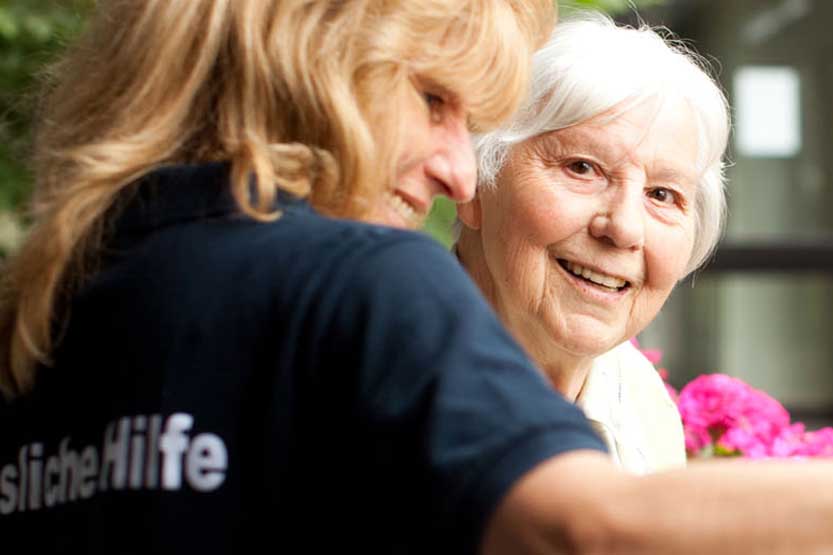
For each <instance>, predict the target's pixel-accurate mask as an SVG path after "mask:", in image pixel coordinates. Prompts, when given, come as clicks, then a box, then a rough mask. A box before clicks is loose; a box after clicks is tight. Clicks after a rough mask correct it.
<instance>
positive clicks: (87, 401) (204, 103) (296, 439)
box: [0, 0, 832, 554]
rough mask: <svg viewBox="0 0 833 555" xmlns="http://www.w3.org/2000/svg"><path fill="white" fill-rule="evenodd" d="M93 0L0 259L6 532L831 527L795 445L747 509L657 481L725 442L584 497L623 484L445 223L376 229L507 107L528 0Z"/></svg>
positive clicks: (535, 538) (547, 17)
mask: <svg viewBox="0 0 833 555" xmlns="http://www.w3.org/2000/svg"><path fill="white" fill-rule="evenodd" d="M97 9H98V12H97V14H96V16H95V18H94V20H93V22H92V26H91V28H90V31H89V33H88V35H87V37H86V38H85V39H84V40H83V41H82V42H81V43H80V44H79V45H78V46H77V47H76V48H75V49H74V50H73V51H72V52H71V53H70V54H69V56H68V57H67V58H66V60H65V61H64V62H63V63H62V64H61V65H59V66H58V67H57V69H56V73H55V80H54V85H53V88H52V90H51V91H50V93H49V95H48V96H47V98H46V101H45V105H44V110H43V115H42V120H41V128H40V133H39V135H38V143H37V148H36V155H37V156H36V170H37V181H38V184H37V187H38V190H37V194H36V197H35V201H34V215H35V226H34V229H33V230H32V233H31V235H30V236H29V239H28V241H27V242H26V244H25V245H24V246H23V248H22V250H21V251H20V253H19V254H18V255H17V257H16V258H15V259H14V260H12V261H11V262H10V265H9V267H8V273H7V274H6V276H5V289H4V298H3V301H2V308H3V319H2V330H3V331H2V333H3V335H2V345H4V348H3V350H2V355H3V358H2V366H0V376H2V379H1V381H0V383H2V386H3V392H4V395H5V400H4V401H3V403H2V405H0V422H2V424H3V434H2V436H0V530H2V538H3V542H4V543H3V545H4V548H5V549H7V550H8V551H9V552H13V553H16V552H26V553H93V554H95V553H247V552H253V551H255V550H258V551H260V550H264V549H265V550H274V551H278V552H302V553H332V552H341V551H348V550H355V551H359V552H361V553H445V552H447V553H455V554H461V553H474V552H477V551H478V550H480V551H481V552H485V553H532V552H536V553H541V552H555V551H556V550H561V548H562V547H565V546H566V547H569V548H572V547H573V546H575V547H576V550H577V551H585V550H586V549H587V548H590V547H600V546H601V547H606V546H610V548H611V549H619V548H620V546H621V547H622V548H623V549H625V548H626V547H630V546H632V545H633V546H635V547H634V549H633V551H635V552H638V551H640V550H642V551H645V550H647V552H654V553H669V552H676V553H683V552H699V553H702V552H707V551H708V550H709V549H712V548H715V547H717V546H719V547H720V548H721V549H722V550H723V552H732V550H733V549H737V548H738V547H739V546H744V547H749V551H751V552H757V553H761V552H765V551H766V549H758V548H761V547H765V548H768V547H770V546H776V547H777V545H778V542H777V541H772V539H773V533H774V537H775V539H776V540H786V541H788V542H791V543H790V545H791V546H792V547H794V548H795V549H796V550H798V551H802V548H803V547H823V546H824V545H825V544H824V541H825V540H829V539H830V538H829V528H828V527H827V523H829V521H830V520H831V512H832V511H831V507H830V506H829V503H827V504H826V503H825V502H824V499H823V498H820V499H819V500H818V501H816V502H806V501H804V498H803V496H799V495H797V494H796V493H795V491H803V490H806V489H807V488H806V487H803V486H807V485H810V484H808V483H807V482H809V481H810V480H812V481H813V483H812V485H814V486H823V485H827V486H829V485H831V484H830V483H829V482H830V479H829V478H828V479H827V482H825V481H824V480H823V479H822V478H821V477H820V476H819V473H820V471H821V470H824V472H825V475H826V473H827V472H828V469H827V468H815V467H811V466H809V465H808V466H807V467H805V468H803V470H804V471H805V474H806V476H809V478H805V482H804V483H795V481H794V480H783V479H781V480H780V481H779V480H778V479H775V480H772V481H771V482H770V484H771V485H772V488H771V490H770V491H771V492H772V494H773V497H774V495H775V494H777V495H778V497H777V499H778V500H779V503H778V505H777V507H774V509H778V510H781V511H784V510H787V511H793V513H794V516H796V517H797V518H796V519H795V521H794V522H792V523H790V525H789V528H787V527H786V526H782V527H780V528H779V527H778V526H767V527H765V526H761V522H762V520H761V518H760V517H759V518H757V519H756V518H755V516H754V513H753V515H752V516H751V517H749V516H744V515H747V514H748V513H749V512H750V511H748V510H746V509H747V508H748V506H749V505H751V502H753V501H758V496H755V495H754V493H755V492H756V491H757V490H755V489H752V488H751V487H750V485H751V484H750V483H749V482H746V483H741V485H740V486H739V487H735V490H730V492H729V495H728V499H727V496H726V495H722V496H717V495H713V496H711V497H709V496H706V498H705V499H702V500H700V501H699V503H698V504H695V507H696V510H694V511H691V512H682V513H680V512H676V513H675V512H674V511H669V510H665V509H667V506H668V505H669V501H671V500H672V499H673V501H674V503H675V504H676V501H677V499H678V497H677V495H679V493H678V492H680V490H681V489H683V495H685V491H684V490H685V488H686V487H688V488H692V487H694V486H695V485H696V486H697V487H700V486H703V485H704V486H706V488H707V491H708V490H710V491H718V489H719V488H716V487H711V488H709V487H708V486H709V485H710V484H711V485H712V486H714V484H715V483H716V482H718V480H722V479H725V478H733V475H732V474H731V473H729V472H723V473H718V474H717V475H715V473H711V474H709V473H707V476H706V477H705V478H704V479H701V480H697V481H696V482H695V481H693V480H685V479H682V478H681V477H680V476H676V477H674V476H669V477H668V478H669V480H670V482H671V483H670V484H663V483H655V484H654V485H653V486H652V485H651V484H645V488H646V489H645V490H644V491H643V492H641V495H639V496H634V495H630V496H624V497H623V499H626V500H629V502H630V505H628V504H619V505H618V506H617V507H616V508H614V509H615V510H608V507H610V506H611V504H610V501H611V500H612V499H615V498H616V496H615V495H614V494H615V493H617V492H619V493H628V491H629V490H630V489H631V488H635V487H637V486H642V484H641V483H638V482H636V481H633V480H629V479H627V478H625V477H623V476H620V475H619V474H617V473H616V471H614V470H613V469H611V468H610V466H609V462H608V461H607V459H606V458H605V457H604V455H602V454H601V453H599V451H600V450H601V449H602V445H601V443H600V441H599V440H598V439H597V438H596V437H595V436H594V435H593V434H592V433H591V431H590V429H589V427H588V425H587V423H586V422H585V421H584V419H583V418H582V417H581V415H580V413H579V412H578V411H577V409H575V408H574V407H573V406H572V405H570V404H569V403H567V402H566V401H564V400H563V399H561V398H560V397H558V396H557V395H556V394H555V393H553V392H552V390H551V389H550V388H548V387H547V385H546V383H545V382H544V380H543V379H542V378H541V376H540V375H539V374H538V372H537V371H536V370H535V369H534V368H533V367H532V365H531V364H530V363H529V362H528V361H527V359H526V358H525V357H524V355H523V354H522V353H521V351H520V350H519V348H518V347H517V346H516V345H515V344H514V343H513V342H512V341H511V340H510V339H509V338H508V336H507V335H506V334H505V332H504V331H503V329H502V328H501V326H500V325H499V323H498V322H497V320H496V318H495V317H494V315H493V314H492V313H491V311H490V310H489V309H488V307H487V306H486V305H485V303H484V302H483V301H482V300H481V299H480V297H479V296H478V295H477V293H476V290H475V288H474V286H473V285H472V284H471V283H470V282H469V281H467V280H466V279H465V276H464V275H463V273H462V271H461V270H460V269H459V268H458V267H457V266H456V265H455V263H454V261H453V260H452V259H451V258H450V257H449V256H448V254H447V253H445V252H444V251H443V250H442V249H441V248H440V247H438V246H436V245H434V244H433V243H431V242H430V240H428V239H425V238H424V237H421V236H419V235H416V234H412V233H410V232H408V231H403V230H399V229H394V228H393V227H405V228H410V227H413V226H415V225H416V224H417V223H418V222H419V220H420V218H421V217H422V216H423V215H424V213H425V211H426V210H427V206H428V204H429V201H430V199H431V198H432V197H434V196H436V195H439V194H444V195H448V196H450V197H451V198H453V199H455V200H458V201H462V200H467V199H468V198H470V197H471V195H472V194H473V187H474V162H473V155H472V152H471V150H470V148H469V137H468V133H469V128H470V127H473V128H477V129H488V128H489V127H490V126H492V125H493V124H495V123H497V122H499V121H500V120H501V119H502V118H503V117H505V116H507V115H508V114H509V113H510V112H511V111H512V110H513V109H514V108H515V106H516V104H517V103H518V101H519V99H520V97H521V96H522V91H523V89H524V86H525V84H526V81H527V71H528V61H529V54H530V51H531V50H532V48H533V47H534V46H535V45H536V44H537V43H538V42H539V41H540V40H541V38H542V37H543V36H544V35H545V34H546V33H547V31H548V27H550V24H551V21H552V12H551V10H552V6H551V4H550V2H549V0H545V1H544V0H542V1H540V2H535V1H532V0H527V1H521V0H517V1H511V0H470V1H459V2H447V1H446V0H442V1H439V0H437V1H433V2H432V1H427V0H426V1H423V0H421V1H419V2H413V1H402V2H397V1H395V0H344V1H340V2H325V1H317V0H307V1H302V0H292V1H290V0H101V1H99V2H98V4H97ZM336 217H346V218H350V219H362V220H368V221H371V222H376V223H382V224H388V227H381V226H373V225H366V224H360V223H357V222H354V221H347V220H344V219H336ZM390 226H393V227H390ZM751 474H752V477H753V478H754V477H755V476H754V475H755V473H751ZM758 477H759V478H760V471H759V473H758ZM732 483H737V481H736V480H735V481H733V482H732ZM591 484H592V485H593V486H595V487H590V486H591ZM579 485H581V486H582V487H581V488H579V487H578V486H579ZM757 485H758V484H757V483H756V486H757ZM787 486H789V487H787ZM794 486H799V487H794ZM813 489H814V490H816V491H823V490H824V489H825V488H823V487H815V488H813ZM827 489H830V488H829V487H828V488H827ZM672 492H673V493H672ZM599 494H601V497H598V495H599ZM686 497H688V496H686ZM599 500H602V501H603V502H601V503H600V502H598V501H599ZM718 500H719V503H717V501H718ZM623 503H624V502H623ZM648 503H651V504H648ZM802 503H803V504H802ZM712 505H715V506H714V507H712ZM706 508H712V509H715V510H713V511H709V512H707V511H705V510H702V509H706ZM646 509H651V510H646ZM799 509H800V510H799ZM655 512H658V513H659V515H661V516H663V517H664V518H661V519H657V518H656V515H655V514H654V513H655ZM776 512H777V511H776ZM675 514H676V515H681V516H679V517H678V518H677V519H676V520H675V519H674V516H675ZM704 514H705V515H708V517H709V518H705V519H704V518H702V515H704ZM686 515H694V517H695V518H691V517H689V518H686ZM615 516H618V518H611V517H615ZM767 516H770V513H768V514H767ZM775 516H777V514H776V515H775ZM623 517H627V518H623ZM648 517H650V518H648ZM744 518H745V520H744ZM814 519H815V520H816V522H823V523H824V527H823V530H822V528H820V527H819V526H818V524H816V525H813V521H814ZM795 522H798V523H800V525H797V524H795ZM698 526H699V528H698ZM670 531H673V532H674V533H673V534H670V533H669V532H670ZM773 531H774V532H773ZM678 536H681V537H682V538H683V540H684V541H679V540H677V537H678ZM692 537H693V539H694V541H691V540H692ZM622 542H630V543H627V544H626V543H622ZM827 546H828V547H829V543H828V544H827ZM692 549H693V551H692ZM686 550H688V551H686Z"/></svg>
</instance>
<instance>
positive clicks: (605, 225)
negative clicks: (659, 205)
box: [590, 187, 645, 249]
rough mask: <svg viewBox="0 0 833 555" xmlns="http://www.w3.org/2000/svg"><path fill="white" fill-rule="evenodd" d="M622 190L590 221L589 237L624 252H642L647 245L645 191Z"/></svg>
mask: <svg viewBox="0 0 833 555" xmlns="http://www.w3.org/2000/svg"><path fill="white" fill-rule="evenodd" d="M633 189H636V188H632V189H631V190H629V189H628V188H627V187H622V188H621V189H620V190H619V191H618V192H617V193H616V194H614V195H611V197H610V198H609V199H608V201H607V202H606V203H603V205H602V207H601V208H600V210H599V212H598V213H597V214H596V215H595V216H593V219H592V220H591V221H590V234H591V235H592V236H593V237H595V238H597V239H600V240H603V241H606V242H608V243H610V244H611V245H614V246H616V247H618V248H621V249H640V248H642V247H643V245H644V244H645V205H644V202H643V199H642V187H638V191H635V190H633Z"/></svg>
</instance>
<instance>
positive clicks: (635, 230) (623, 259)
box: [460, 101, 698, 356]
mask: <svg viewBox="0 0 833 555" xmlns="http://www.w3.org/2000/svg"><path fill="white" fill-rule="evenodd" d="M697 154H698V150H697V126H696V122H695V120H694V117H693V114H692V112H691V109H690V108H689V107H688V106H687V105H686V104H685V103H684V102H682V101H679V102H666V103H665V104H664V105H663V106H659V105H658V104H656V103H651V102H647V103H644V104H642V105H639V106H637V107H636V108H634V109H631V110H630V111H627V112H624V113H623V114H621V115H619V116H618V117H616V118H614V119H610V118H608V119H604V118H602V117H598V118H594V119H592V120H589V121H587V122H585V123H583V124H580V125H577V126H574V127H571V128H568V129H563V130H560V131H555V132H551V133H547V134H544V135H541V136H538V137H535V138H533V139H530V140H529V141H527V142H525V143H522V144H520V145H518V146H517V147H515V148H514V150H513V152H512V153H511V155H510V159H509V161H508V163H507V165H506V167H505V168H504V170H503V171H502V172H501V174H500V176H499V180H498V187H497V189H496V190H495V191H483V192H480V193H479V198H478V200H475V201H473V202H472V203H469V204H467V205H464V206H462V207H461V211H460V214H461V218H462V219H463V220H464V222H466V223H467V224H468V225H469V226H470V227H472V226H473V227H475V228H477V227H479V228H480V234H481V240H482V245H483V249H484V255H485V265H486V272H487V273H488V274H490V278H491V279H490V282H491V291H487V292H486V293H487V295H489V296H490V297H491V300H492V301H493V303H494V304H495V306H496V308H497V310H498V311H499V312H500V313H501V315H502V317H503V318H504V320H505V321H506V322H507V324H508V325H509V327H510V328H511V329H512V330H513V332H514V333H515V334H516V335H518V336H519V337H521V338H522V340H523V341H524V343H526V345H527V348H533V349H534V346H535V342H536V341H543V342H550V343H552V342H554V346H557V347H558V348H559V349H562V350H564V351H566V352H569V353H571V354H572V355H575V356H588V355H590V356H595V355H598V354H601V353H602V352H604V351H606V350H608V349H610V348H612V347H613V346H615V345H616V344H618V343H619V342H621V341H623V340H625V339H627V338H629V337H632V336H634V335H635V334H637V333H638V332H640V331H641V330H642V329H643V328H644V327H645V326H647V325H648V323H649V322H650V321H651V320H652V319H653V318H654V317H655V316H656V314H657V312H658V311H659V309H660V308H661V307H662V305H663V303H664V302H665V300H666V298H667V297H668V295H669V293H670V292H671V290H672V288H673V287H674V285H675V283H676V282H677V281H678V280H679V279H681V278H682V277H683V274H684V271H685V268H686V263H687V262H688V260H689V256H690V254H691V252H692V246H693V243H694V230H695V194H696V189H697V179H698V175H697V174H696V172H695V168H696V164H697ZM530 343H531V345H530Z"/></svg>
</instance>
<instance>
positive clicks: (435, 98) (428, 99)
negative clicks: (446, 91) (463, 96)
mask: <svg viewBox="0 0 833 555" xmlns="http://www.w3.org/2000/svg"><path fill="white" fill-rule="evenodd" d="M422 96H423V98H424V99H425V104H427V105H428V107H429V108H432V109H433V108H439V107H440V106H442V105H443V104H444V103H445V100H443V97H441V96H440V95H438V94H434V93H430V92H424V93H422Z"/></svg>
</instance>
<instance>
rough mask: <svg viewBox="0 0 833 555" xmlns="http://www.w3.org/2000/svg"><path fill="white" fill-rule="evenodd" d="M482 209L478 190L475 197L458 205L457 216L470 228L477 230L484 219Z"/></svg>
mask: <svg viewBox="0 0 833 555" xmlns="http://www.w3.org/2000/svg"><path fill="white" fill-rule="evenodd" d="M480 210H481V209H480V191H477V192H476V193H475V194H474V198H473V199H471V200H470V201H468V202H463V203H460V204H458V205H457V217H458V218H459V219H460V221H461V222H463V225H465V226H466V227H468V228H469V229H474V230H477V229H480V222H481V219H482V216H481V211H480Z"/></svg>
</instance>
